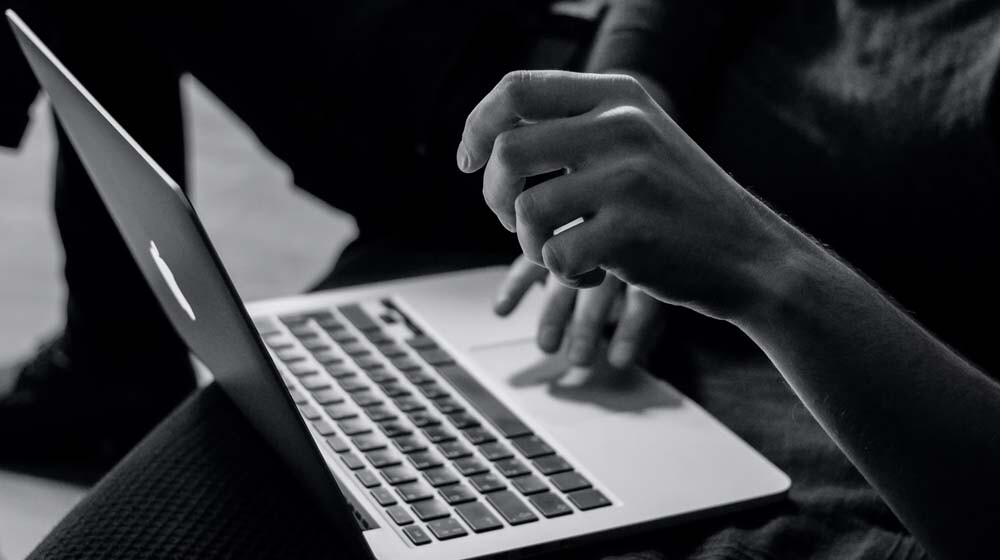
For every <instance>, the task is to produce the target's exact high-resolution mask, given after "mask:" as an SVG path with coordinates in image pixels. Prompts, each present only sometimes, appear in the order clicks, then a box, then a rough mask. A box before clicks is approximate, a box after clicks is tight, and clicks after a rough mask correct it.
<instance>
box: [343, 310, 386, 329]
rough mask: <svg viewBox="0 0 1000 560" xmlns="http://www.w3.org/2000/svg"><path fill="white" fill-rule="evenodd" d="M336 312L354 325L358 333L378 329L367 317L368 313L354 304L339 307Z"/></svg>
mask: <svg viewBox="0 0 1000 560" xmlns="http://www.w3.org/2000/svg"><path fill="white" fill-rule="evenodd" d="M337 310H338V311H340V312H341V313H343V315H344V317H345V318H346V319H347V320H348V321H350V322H351V323H352V324H354V326H355V327H357V328H358V330H359V331H368V330H376V329H378V328H379V327H378V323H376V322H375V321H374V320H372V318H371V317H369V316H368V313H367V312H365V310H364V309H362V308H361V306H360V305H358V304H356V303H355V304H351V305H341V306H340V307H338V308H337Z"/></svg>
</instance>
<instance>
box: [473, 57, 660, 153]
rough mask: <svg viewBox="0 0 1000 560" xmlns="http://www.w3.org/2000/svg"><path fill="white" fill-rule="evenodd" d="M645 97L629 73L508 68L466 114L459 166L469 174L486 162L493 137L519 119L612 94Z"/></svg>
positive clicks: (588, 104)
mask: <svg viewBox="0 0 1000 560" xmlns="http://www.w3.org/2000/svg"><path fill="white" fill-rule="evenodd" d="M645 95H646V94H645V92H644V91H643V89H642V86H640V85H639V84H638V82H636V81H635V80H634V79H632V78H629V77H627V76H620V75H602V74H578V73H574V72H563V71H558V70H535V71H527V70H521V71H517V72H511V73H510V74H507V75H506V76H504V77H503V79H502V80H500V82H499V83H498V84H497V85H496V87H494V88H493V90H492V91H490V92H489V93H488V94H486V97H484V98H483V99H482V101H480V102H479V104H478V105H476V107H475V108H474V109H473V110H472V112H471V113H469V117H468V118H467V119H466V121H465V128H464V130H463V131H462V141H461V143H460V144H459V146H458V154H457V159H458V167H459V168H460V169H461V170H462V171H464V172H466V173H472V172H473V171H477V170H479V169H480V168H481V167H482V166H484V165H486V161H487V160H488V159H489V156H490V151H491V150H492V149H493V142H494V140H495V139H496V137H497V135H499V134H500V133H501V132H503V131H505V130H510V129H511V128H514V127H515V126H517V125H518V124H519V123H521V122H522V121H538V120H544V119H552V118H561V117H568V116H573V115H579V114H582V113H586V112H587V111H589V110H591V109H593V108H594V107H596V106H598V105H600V104H601V103H602V102H604V101H606V100H608V99H610V98H620V97H622V96H636V97H637V98H638V97H639V96H645Z"/></svg>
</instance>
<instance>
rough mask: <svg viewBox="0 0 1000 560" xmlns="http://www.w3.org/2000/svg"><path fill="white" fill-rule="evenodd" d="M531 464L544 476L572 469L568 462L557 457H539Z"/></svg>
mask: <svg viewBox="0 0 1000 560" xmlns="http://www.w3.org/2000/svg"><path fill="white" fill-rule="evenodd" d="M532 463H534V465H535V468H536V469H538V471H539V472H540V473H542V474H544V475H550V474H556V473H561V472H566V471H571V470H573V467H572V466H571V465H570V464H569V462H567V461H566V459H563V458H562V457H560V456H558V455H548V456H545V457H539V458H538V459H535V460H534V461H532Z"/></svg>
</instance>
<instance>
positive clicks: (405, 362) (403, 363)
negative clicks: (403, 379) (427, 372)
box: [390, 356, 420, 371]
mask: <svg viewBox="0 0 1000 560" xmlns="http://www.w3.org/2000/svg"><path fill="white" fill-rule="evenodd" d="M390 361H391V362H392V365H394V366H396V369H398V370H399V371H410V370H418V369H420V364H419V363H417V361H416V360H414V359H413V358H410V357H409V356H396V357H394V358H391V359H390Z"/></svg>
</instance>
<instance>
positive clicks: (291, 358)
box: [274, 348, 306, 364]
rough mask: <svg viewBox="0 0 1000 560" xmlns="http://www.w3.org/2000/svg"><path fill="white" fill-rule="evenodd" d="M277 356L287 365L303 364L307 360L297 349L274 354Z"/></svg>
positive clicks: (285, 349) (288, 349)
mask: <svg viewBox="0 0 1000 560" xmlns="http://www.w3.org/2000/svg"><path fill="white" fill-rule="evenodd" d="M274 355H275V356H277V358H278V359H279V360H281V361H282V362H284V363H285V364H292V363H294V362H301V361H304V360H305V359H306V355H305V354H303V353H302V352H299V351H298V349H296V348H283V349H281V350H278V351H276V352H275V353H274Z"/></svg>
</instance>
